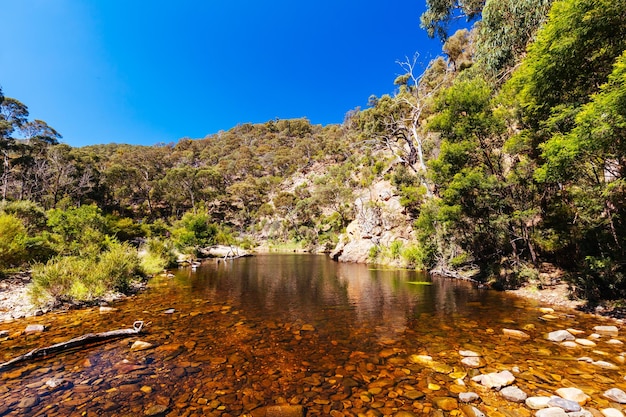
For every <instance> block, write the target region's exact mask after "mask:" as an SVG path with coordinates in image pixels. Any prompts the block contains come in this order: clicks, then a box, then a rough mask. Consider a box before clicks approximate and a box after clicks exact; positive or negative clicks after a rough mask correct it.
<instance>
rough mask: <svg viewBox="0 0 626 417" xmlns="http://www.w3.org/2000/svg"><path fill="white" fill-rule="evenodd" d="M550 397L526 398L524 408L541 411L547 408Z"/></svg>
mask: <svg viewBox="0 0 626 417" xmlns="http://www.w3.org/2000/svg"><path fill="white" fill-rule="evenodd" d="M549 402H550V397H528V398H526V406H527V407H528V408H530V409H533V410H541V409H542V408H548V403H549Z"/></svg>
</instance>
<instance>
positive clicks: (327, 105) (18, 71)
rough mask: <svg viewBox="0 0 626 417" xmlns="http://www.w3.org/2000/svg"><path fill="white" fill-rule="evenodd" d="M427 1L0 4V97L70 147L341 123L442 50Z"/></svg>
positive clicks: (11, 0) (33, 0)
mask: <svg viewBox="0 0 626 417" xmlns="http://www.w3.org/2000/svg"><path fill="white" fill-rule="evenodd" d="M424 7H425V0H378V1H373V0H315V1H309V0H300V1H297V0H296V1H294V0H290V1H285V0H269V1H252V0H167V1H165V0H17V1H16V0H0V10H2V26H3V28H2V29H3V41H2V42H1V43H0V86H1V87H2V89H3V91H4V94H5V95H6V96H9V97H13V98H16V99H18V100H20V101H22V102H23V103H24V104H26V105H27V106H28V107H29V110H30V114H31V118H32V119H35V118H37V119H42V120H45V121H46V122H48V124H50V125H51V126H52V127H54V128H55V129H56V130H58V131H59V132H60V133H61V134H62V135H63V139H62V142H65V143H67V144H70V145H72V146H83V145H88V144H96V143H110V142H117V143H133V144H145V145H151V144H155V143H159V142H173V141H177V140H178V139H180V138H182V137H191V138H202V137H204V136H206V135H208V134H212V133H216V132H218V131H219V130H228V129H230V128H231V127H234V126H236V125H237V124H240V123H247V122H251V123H258V122H265V121H267V120H270V119H274V118H281V119H285V118H294V117H307V118H308V119H309V120H311V122H312V123H315V124H318V123H319V124H324V125H325V124H329V123H341V122H342V121H343V118H344V116H345V114H346V112H347V111H349V110H350V109H353V108H355V107H357V106H361V107H365V106H366V103H367V99H368V97H369V96H370V95H371V94H375V95H378V96H380V95H382V94H385V93H391V92H393V90H394V85H393V80H394V79H395V77H396V76H397V75H399V74H400V73H401V68H400V67H399V65H398V64H397V63H396V61H398V60H404V58H405V56H412V55H413V54H414V53H416V52H419V53H420V61H421V62H423V63H424V64H426V63H428V61H430V59H432V58H434V57H435V56H436V55H438V54H439V53H440V49H441V43H440V42H439V41H438V40H432V39H428V37H427V36H426V33H425V31H423V30H422V29H420V27H419V16H420V15H421V13H422V12H423V9H424Z"/></svg>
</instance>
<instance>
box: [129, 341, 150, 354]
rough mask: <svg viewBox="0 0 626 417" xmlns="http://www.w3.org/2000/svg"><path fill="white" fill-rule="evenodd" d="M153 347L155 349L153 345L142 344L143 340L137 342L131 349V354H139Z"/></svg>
mask: <svg viewBox="0 0 626 417" xmlns="http://www.w3.org/2000/svg"><path fill="white" fill-rule="evenodd" d="M152 347H154V345H153V344H152V343H148V342H142V341H141V340H137V341H135V343H133V344H132V346H131V347H130V351H131V352H137V351H139V350H146V349H150V348H152Z"/></svg>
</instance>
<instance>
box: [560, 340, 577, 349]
mask: <svg viewBox="0 0 626 417" xmlns="http://www.w3.org/2000/svg"><path fill="white" fill-rule="evenodd" d="M561 346H563V347H566V348H569V349H572V348H577V347H579V345H578V343H576V342H572V341H566V342H563V343H561Z"/></svg>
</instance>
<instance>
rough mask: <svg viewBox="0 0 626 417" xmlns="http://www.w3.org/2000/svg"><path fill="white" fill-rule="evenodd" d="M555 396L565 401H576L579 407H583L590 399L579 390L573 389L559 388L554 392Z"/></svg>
mask: <svg viewBox="0 0 626 417" xmlns="http://www.w3.org/2000/svg"><path fill="white" fill-rule="evenodd" d="M556 394H557V395H558V396H559V397H561V398H565V399H566V400H571V401H576V402H577V403H578V404H580V405H585V403H587V401H589V400H590V397H589V396H588V395H587V394H585V393H584V392H583V391H582V390H581V389H578V388H574V387H569V388H559V389H557V390H556Z"/></svg>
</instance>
